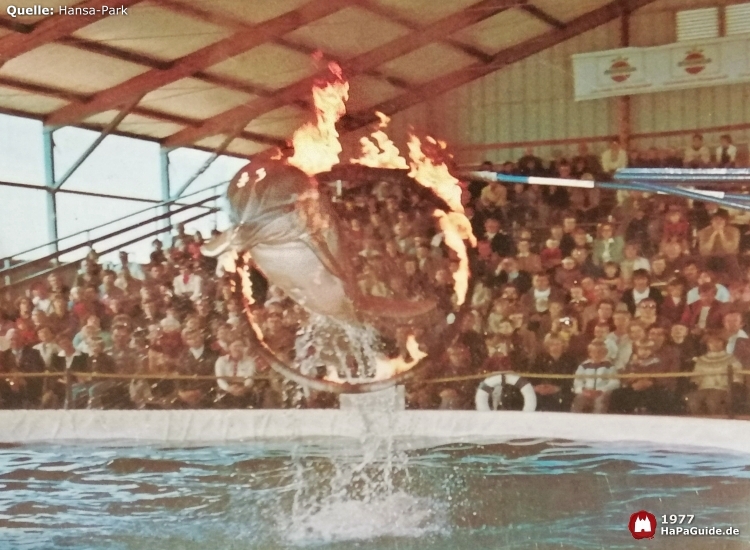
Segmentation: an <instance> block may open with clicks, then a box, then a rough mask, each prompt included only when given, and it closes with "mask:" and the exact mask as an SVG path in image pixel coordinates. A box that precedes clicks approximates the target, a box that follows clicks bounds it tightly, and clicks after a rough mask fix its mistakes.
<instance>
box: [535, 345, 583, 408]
mask: <svg viewBox="0 0 750 550" xmlns="http://www.w3.org/2000/svg"><path fill="white" fill-rule="evenodd" d="M575 369H576V363H575V361H574V360H573V358H572V357H571V356H570V355H568V354H567V353H566V351H565V343H564V342H563V341H562V339H561V338H559V337H558V336H552V335H551V336H549V337H547V338H545V340H544V351H543V352H542V353H541V354H540V355H539V356H538V357H537V358H536V360H535V361H534V362H533V363H532V365H531V368H530V372H532V373H534V374H573V373H574V372H575ZM532 383H533V384H534V391H535V392H536V399H537V405H536V408H537V410H539V411H565V410H569V409H570V404H571V401H572V394H571V381H570V380H568V379H559V378H550V379H546V378H534V379H532Z"/></svg>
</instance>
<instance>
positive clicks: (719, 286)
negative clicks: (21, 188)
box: [0, 136, 750, 415]
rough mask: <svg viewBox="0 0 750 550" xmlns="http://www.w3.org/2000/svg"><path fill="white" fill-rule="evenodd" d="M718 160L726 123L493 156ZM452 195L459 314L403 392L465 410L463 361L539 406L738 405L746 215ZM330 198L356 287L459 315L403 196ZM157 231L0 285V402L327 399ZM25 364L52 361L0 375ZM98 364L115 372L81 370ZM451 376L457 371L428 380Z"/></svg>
mask: <svg viewBox="0 0 750 550" xmlns="http://www.w3.org/2000/svg"><path fill="white" fill-rule="evenodd" d="M736 162H737V148H736V147H735V146H734V145H732V143H731V138H730V137H729V136H722V139H721V145H720V146H719V147H717V148H716V149H715V156H714V158H713V159H712V158H711V150H710V149H709V148H708V147H707V146H705V145H704V144H703V139H702V137H701V136H695V137H694V139H693V141H692V144H691V146H690V147H688V149H687V150H686V151H685V152H684V155H681V154H679V153H678V152H676V151H672V150H670V151H659V150H657V149H654V148H652V149H649V150H647V151H642V152H638V151H636V150H633V151H630V152H629V153H628V152H626V151H625V149H624V148H623V147H622V146H621V145H620V144H619V143H618V142H613V143H611V144H610V145H609V146H608V148H607V150H606V151H604V153H603V154H602V155H601V156H597V155H594V154H592V153H590V152H589V149H588V147H587V146H586V145H585V144H581V146H580V147H579V149H578V154H577V156H575V157H574V158H573V159H571V160H570V161H568V160H566V159H565V158H563V157H562V155H561V154H560V155H557V156H556V158H555V160H554V161H553V162H552V163H550V164H548V165H547V166H545V163H544V161H543V160H542V159H541V158H540V157H539V156H538V155H536V154H535V153H534V151H533V150H532V149H528V150H526V151H525V152H524V155H523V157H522V158H521V159H520V160H519V161H518V163H515V164H514V163H510V162H509V163H505V164H503V165H502V166H501V167H498V171H500V172H504V173H517V174H528V175H534V176H548V175H553V176H561V177H566V178H580V179H599V178H606V177H608V175H611V174H612V173H613V172H614V171H616V170H617V169H619V168H623V167H625V166H628V165H630V166H635V167H668V166H690V167H692V166H697V167H706V166H734V165H735V163H736ZM482 169H483V170H493V169H494V167H493V165H492V163H489V162H485V163H484V164H483V165H482ZM463 200H464V206H465V209H466V212H467V215H469V217H470V221H471V223H472V227H473V228H474V231H475V233H476V236H477V238H478V245H477V247H476V248H475V249H472V250H471V251H470V257H469V260H470V265H471V271H472V275H473V280H474V286H473V293H472V294H471V295H470V296H468V297H467V302H468V304H469V305H470V308H471V310H470V312H469V314H468V315H467V316H466V317H464V319H463V320H462V321H461V325H460V327H461V330H460V334H459V335H458V336H457V338H456V340H455V341H452V342H449V343H448V345H447V348H446V349H447V351H446V353H445V354H444V356H443V357H434V358H430V361H429V364H430V366H429V367H428V368H426V369H425V370H424V371H423V373H422V374H421V375H419V376H417V377H416V378H415V380H414V381H412V382H409V383H407V392H406V394H407V396H408V405H409V406H410V407H417V408H442V409H456V408H459V409H466V408H473V402H474V397H473V396H474V393H475V392H476V388H477V386H478V384H479V382H480V380H479V378H480V377H481V376H483V375H484V374H485V373H490V372H494V371H498V370H514V371H516V372H519V373H528V374H529V378H530V381H531V382H532V385H533V387H534V390H535V393H536V396H537V409H538V410H544V411H566V410H572V411H575V412H594V413H606V412H613V413H620V414H642V413H648V414H684V413H688V414H696V415H698V414H709V415H717V414H726V413H728V412H730V409H729V406H730V401H731V405H732V407H733V408H734V409H733V410H738V411H745V410H747V395H746V394H747V392H746V391H745V377H744V376H743V375H742V374H741V373H742V370H743V368H748V366H750V338H749V337H748V332H746V328H745V327H746V326H747V323H748V321H750V277H748V276H746V275H747V274H748V269H747V264H748V262H747V261H746V258H747V253H748V244H749V241H750V239H747V238H746V237H745V234H746V233H748V226H749V225H750V224H749V223H748V220H747V219H745V218H743V217H742V216H741V215H740V214H741V213H739V212H735V211H731V210H727V209H724V208H719V207H717V206H716V205H713V204H701V203H699V202H696V201H688V200H684V199H677V198H674V197H658V196H650V195H648V194H645V193H639V192H630V193H609V192H607V191H601V192H600V190H599V189H595V190H592V191H591V192H589V191H586V192H582V191H581V190H578V189H573V190H570V189H568V188H564V187H556V188H554V187H550V188H546V187H544V188H543V187H541V186H524V185H505V184H503V183H499V182H493V183H490V184H486V183H483V182H481V181H471V182H467V188H466V193H465V194H464V198H463ZM334 208H335V209H336V210H337V212H338V214H339V216H340V217H341V218H342V221H343V222H344V223H345V224H346V227H347V228H348V229H349V230H348V231H347V232H345V233H346V235H345V238H346V240H347V245H349V246H351V249H352V250H353V254H354V256H355V259H354V263H355V268H356V270H357V280H356V283H357V286H358V288H359V289H360V290H361V292H363V293H364V294H368V295H371V296H377V297H382V298H399V299H407V300H419V299H423V298H433V299H435V301H436V302H437V303H438V308H439V310H440V313H441V317H442V318H445V315H447V314H448V313H456V312H457V311H458V308H457V305H456V301H455V296H454V295H453V289H452V283H453V280H452V273H453V271H454V270H455V269H456V266H457V265H458V262H457V258H456V257H455V256H454V254H453V253H452V251H451V250H449V249H448V248H447V247H446V246H445V244H444V242H443V241H444V239H443V238H442V235H441V234H440V233H439V230H438V228H436V227H435V226H434V224H433V223H432V221H431V220H430V217H429V212H430V211H431V210H430V208H431V207H430V205H429V204H427V203H425V202H424V199H423V198H422V196H421V195H420V194H418V193H416V192H415V191H414V190H409V189H404V188H401V187H398V186H396V185H393V184H389V183H388V182H381V183H378V184H377V185H376V186H374V187H366V186H365V187H363V188H361V189H360V188H356V189H349V190H346V191H345V192H344V193H343V195H342V196H341V197H340V198H339V199H338V200H337V201H336V202H335V203H334ZM175 233H176V234H175V235H174V236H173V239H172V242H173V244H172V246H169V247H167V246H164V245H163V243H162V241H161V240H158V239H157V240H155V241H154V242H153V250H152V252H151V254H150V261H149V263H148V264H145V265H140V264H137V263H134V262H132V261H131V259H130V257H129V256H128V254H127V252H125V251H123V252H122V253H120V254H119V257H118V261H117V262H115V263H114V264H111V265H110V264H106V263H105V262H102V261H101V260H100V259H99V258H98V256H97V254H96V253H95V252H93V251H92V253H91V254H89V256H88V257H87V258H86V259H85V260H84V261H83V262H82V263H81V267H80V270H79V271H78V273H76V274H75V277H74V278H70V279H68V278H67V277H65V276H63V275H62V274H61V272H58V271H55V272H54V273H52V274H50V275H49V276H48V277H47V278H46V279H44V280H42V281H40V282H37V283H35V284H34V285H33V286H31V287H30V288H29V289H28V292H27V295H23V296H19V297H18V298H17V299H16V300H15V302H13V301H10V300H6V301H5V302H4V303H3V308H2V314H3V317H2V320H1V321H0V334H3V333H4V335H5V340H6V341H7V342H8V343H9V349H7V350H5V351H2V352H0V373H1V375H2V376H3V378H0V407H1V408H16V407H23V408H58V407H63V406H67V407H70V408H73V407H88V408H113V407H114V408H147V409H151V408H202V407H222V408H252V407H289V406H296V407H331V406H334V407H335V406H336V399H335V397H333V396H330V395H322V394H320V393H318V392H306V391H303V390H302V389H301V388H299V387H297V386H296V385H295V384H293V383H291V382H288V381H285V380H284V379H282V378H281V377H279V376H277V375H275V374H274V373H273V371H271V370H270V369H268V366H267V365H266V364H265V363H264V362H263V361H262V360H261V358H260V355H259V354H258V346H259V345H260V344H259V343H258V341H257V336H256V334H255V331H254V330H253V328H252V327H251V326H250V323H249V322H248V320H247V318H246V316H245V314H244V309H245V306H244V305H243V298H242V296H241V293H240V288H241V281H239V280H238V278H237V277H236V275H234V274H227V273H224V271H223V269H222V268H221V267H219V266H217V265H216V264H215V262H213V261H212V260H210V259H208V258H205V257H203V256H202V255H201V251H200V247H201V244H202V243H203V237H202V236H201V235H200V234H199V233H195V234H193V235H191V234H189V232H188V231H187V229H186V228H185V227H184V226H182V225H180V226H178V227H177V228H176V231H175ZM248 267H249V268H250V278H251V280H252V282H253V301H254V303H253V304H251V305H249V306H247V307H249V308H250V309H251V311H252V312H253V315H254V319H255V321H256V322H257V324H258V325H259V326H260V327H261V329H262V332H263V338H264V341H265V343H266V344H268V345H269V346H270V347H271V348H272V349H273V350H274V351H275V352H276V353H277V355H278V356H280V357H283V358H284V359H286V360H289V361H292V362H293V361H295V360H296V359H297V358H298V355H297V354H298V353H300V351H299V350H297V349H296V348H295V339H296V336H295V335H296V334H297V332H298V330H299V329H300V327H301V326H303V325H304V323H305V322H306V320H307V313H306V312H305V310H304V308H302V307H300V306H298V305H296V304H294V302H292V301H291V300H290V299H289V298H288V297H287V296H285V295H284V293H283V292H282V291H281V290H280V289H278V288H276V287H274V286H270V287H269V285H268V282H267V281H265V279H264V278H263V276H262V274H261V273H260V272H259V271H258V270H257V269H255V267H254V266H253V264H252V261H251V260H250V263H249V264H248ZM378 328H379V330H381V333H382V335H383V339H384V345H385V347H386V348H393V349H397V350H403V349H405V348H404V342H406V339H407V336H408V334H411V333H413V332H414V331H415V328H414V327H410V326H407V325H403V324H399V323H394V324H393V326H386V327H383V328H382V329H381V327H378ZM728 367H731V368H732V369H734V373H735V374H734V375H733V379H732V383H731V384H730V381H729V379H728V377H727V368H728ZM324 371H325V369H323V370H320V373H318V374H319V375H320V376H325V372H324ZM42 372H46V373H50V374H53V376H50V377H47V378H44V379H41V378H27V379H24V378H21V377H19V376H14V374H23V373H42ZM428 372H429V376H427V375H426V374H425V373H428ZM670 373H685V374H686V376H683V377H680V378H675V377H665V376H664V375H667V374H670ZM106 374H117V375H120V376H121V378H120V379H114V378H106V377H99V376H98V375H106ZM318 374H316V376H317V375H318ZM618 374H628V375H631V376H628V377H623V378H622V379H618V378H616V377H615V375H618ZM558 375H565V376H567V378H566V377H563V378H558V377H557V376H558ZM425 376H426V378H425ZM454 376H459V377H465V376H469V377H473V378H471V379H470V380H462V381H457V382H445V383H443V382H441V383H440V384H430V383H429V381H428V380H429V378H437V377H440V378H442V377H454ZM165 377H167V378H169V377H173V378H174V379H165ZM730 390H731V393H730ZM508 391H511V393H512V392H513V391H517V390H513V389H512V388H511V389H509V390H508ZM730 397H731V399H730ZM501 401H502V402H503V403H509V402H511V401H513V400H512V399H505V398H503V399H502V400H501ZM743 407H744V408H743Z"/></svg>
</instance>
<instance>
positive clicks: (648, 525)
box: [628, 510, 656, 540]
mask: <svg viewBox="0 0 750 550" xmlns="http://www.w3.org/2000/svg"><path fill="white" fill-rule="evenodd" d="M628 529H629V530H630V534H631V535H633V538H634V539H636V540H640V539H652V538H654V535H655V534H656V516H655V515H654V514H652V513H651V512H647V511H646V510H641V511H640V512H636V513H635V514H633V515H632V516H630V521H629V522H628Z"/></svg>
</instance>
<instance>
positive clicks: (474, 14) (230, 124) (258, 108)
mask: <svg viewBox="0 0 750 550" xmlns="http://www.w3.org/2000/svg"><path fill="white" fill-rule="evenodd" d="M511 4H512V5H515V4H516V0H481V1H480V2H478V3H476V4H473V5H471V6H469V7H467V8H466V9H464V10H461V11H459V12H456V13H453V14H451V15H449V16H447V17H445V18H443V19H441V20H439V21H436V22H435V23H432V24H430V25H428V26H426V27H423V28H421V29H419V30H417V31H414V32H412V33H410V34H407V35H405V36H402V37H400V38H396V39H394V40H392V41H390V42H387V43H386V44H383V45H381V46H378V47H377V48H374V49H373V50H370V51H369V52H365V53H364V54H362V55H359V56H357V57H355V58H353V59H349V60H347V61H343V62H342V63H341V66H342V69H343V71H344V75H346V76H347V77H349V78H351V77H353V76H355V75H358V74H366V73H367V72H368V71H372V70H375V69H376V68H377V67H379V66H380V65H382V64H383V63H386V62H388V61H390V60H392V59H396V58H398V57H401V56H402V55H404V54H407V53H409V52H412V51H414V50H416V49H418V48H421V47H422V46H425V45H427V44H430V43H432V42H435V41H439V40H441V39H442V38H444V37H446V36H449V35H451V34H453V33H455V32H457V31H459V30H461V29H463V28H466V27H469V26H471V25H473V24H475V23H477V22H478V21H481V20H483V19H486V18H487V17H491V16H492V15H495V14H497V13H500V12H501V11H504V10H506V9H508V7H509V6H510V5H511ZM325 76H326V73H325V72H323V73H320V74H317V75H314V76H311V77H308V78H305V79H302V80H299V81H297V82H295V83H294V84H290V85H289V86H287V87H285V88H282V89H281V90H279V91H278V92H277V94H276V95H274V96H273V97H269V98H259V99H257V100H255V101H251V102H250V103H249V104H247V105H239V106H237V107H234V108H233V109H229V110H228V111H225V112H223V113H220V114H218V115H216V116H214V117H211V118H209V119H207V120H206V121H205V122H204V123H203V124H202V125H201V127H200V128H198V129H194V128H186V129H184V130H182V131H180V132H177V133H176V134H174V135H172V136H169V137H168V138H167V139H165V140H164V145H165V146H166V147H180V146H184V145H188V144H190V143H194V142H196V141H199V140H200V139H202V138H204V137H208V136H212V135H216V134H221V133H224V132H225V131H226V129H227V128H236V127H237V125H238V124H239V122H238V121H240V122H244V125H247V124H249V123H250V121H251V120H253V119H255V118H257V117H259V116H261V115H263V114H265V113H267V112H269V111H273V110H274V109H277V108H279V107H281V106H283V105H286V104H289V103H292V102H294V101H297V100H299V99H300V98H306V97H309V96H310V90H311V89H312V87H313V85H314V84H315V82H316V80H318V79H320V78H321V77H325ZM407 93H408V92H407ZM244 125H243V126H244Z"/></svg>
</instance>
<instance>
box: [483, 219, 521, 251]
mask: <svg viewBox="0 0 750 550" xmlns="http://www.w3.org/2000/svg"><path fill="white" fill-rule="evenodd" d="M482 240H484V241H487V242H489V243H490V246H491V247H492V251H493V252H494V253H495V254H497V255H498V256H500V257H501V258H507V257H508V256H515V254H516V245H515V243H514V242H513V239H512V238H511V237H510V235H507V234H506V233H503V232H502V231H501V230H500V221H499V220H498V219H497V218H488V219H487V220H486V221H485V222H484V237H483V239H482Z"/></svg>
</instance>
